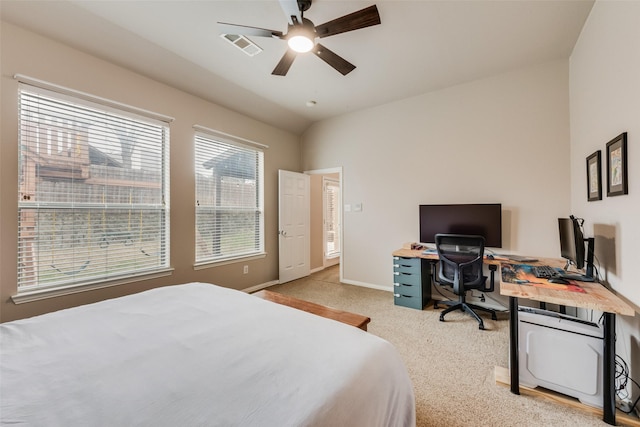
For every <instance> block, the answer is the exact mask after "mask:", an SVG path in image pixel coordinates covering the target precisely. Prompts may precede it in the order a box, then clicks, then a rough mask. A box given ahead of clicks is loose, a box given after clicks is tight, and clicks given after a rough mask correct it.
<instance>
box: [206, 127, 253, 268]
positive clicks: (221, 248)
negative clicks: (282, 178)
mask: <svg viewBox="0 0 640 427" xmlns="http://www.w3.org/2000/svg"><path fill="white" fill-rule="evenodd" d="M263 158H264V153H263V151H262V150H260V149H257V148H253V147H249V146H246V145H242V144H235V143H232V142H229V141H226V140H222V138H217V137H213V136H211V135H205V134H199V133H198V134H196V137H195V171H196V264H198V263H207V262H217V261H223V260H230V259H235V258H241V257H247V256H252V255H259V254H262V253H263V252H264V215H263V188H262V186H263Z"/></svg>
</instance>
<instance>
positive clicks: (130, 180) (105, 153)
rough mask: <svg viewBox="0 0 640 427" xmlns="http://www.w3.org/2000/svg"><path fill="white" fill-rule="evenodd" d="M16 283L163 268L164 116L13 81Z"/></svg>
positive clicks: (83, 279) (35, 284)
mask: <svg viewBox="0 0 640 427" xmlns="http://www.w3.org/2000/svg"><path fill="white" fill-rule="evenodd" d="M18 140H19V144H20V151H19V152H20V162H19V201H18V209H19V220H18V221H19V223H18V292H19V293H20V291H29V290H33V289H41V288H51V287H53V288H58V287H63V286H64V287H68V286H76V285H86V284H91V283H99V282H105V281H109V280H112V279H119V278H125V277H131V276H135V275H141V274H147V273H153V272H155V271H159V270H163V269H166V268H168V267H169V190H168V189H169V187H168V176H169V168H168V165H169V163H168V150H169V127H168V124H167V123H165V122H163V121H159V120H157V119H153V118H147V117H144V116H139V115H136V114H134V113H131V112H129V111H119V110H118V109H115V108H113V107H111V106H106V105H101V104H98V103H94V102H91V101H88V100H85V99H77V98H75V97H73V96H69V95H63V94H59V93H56V92H52V91H48V90H45V89H40V88H36V87H33V86H30V85H26V84H21V85H20V89H19V138H18Z"/></svg>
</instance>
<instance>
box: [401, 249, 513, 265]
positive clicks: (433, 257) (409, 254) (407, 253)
mask: <svg viewBox="0 0 640 427" xmlns="http://www.w3.org/2000/svg"><path fill="white" fill-rule="evenodd" d="M423 252H424V251H423V250H413V249H407V248H402V249H397V250H395V251H393V253H392V255H393V256H401V257H406V258H422V259H428V260H430V261H438V254H435V253H433V254H431V253H430V254H424V253H423ZM500 262H505V261H504V260H503V261H500V260H497V259H491V258H487V257H485V258H484V263H485V264H487V265H500Z"/></svg>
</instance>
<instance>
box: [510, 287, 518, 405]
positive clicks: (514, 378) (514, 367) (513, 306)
mask: <svg viewBox="0 0 640 427" xmlns="http://www.w3.org/2000/svg"><path fill="white" fill-rule="evenodd" d="M509 371H510V372H511V393H513V394H520V366H519V359H518V298H517V297H509Z"/></svg>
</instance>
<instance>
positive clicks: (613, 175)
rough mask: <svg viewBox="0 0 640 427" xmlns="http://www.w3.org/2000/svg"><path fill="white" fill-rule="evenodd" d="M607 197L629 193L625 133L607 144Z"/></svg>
mask: <svg viewBox="0 0 640 427" xmlns="http://www.w3.org/2000/svg"><path fill="white" fill-rule="evenodd" d="M606 153H607V197H612V196H621V195H623V194H628V193H629V186H628V180H627V176H628V173H627V133H626V132H623V133H621V134H620V135H618V136H616V137H615V138H613V139H612V140H611V141H609V142H607V151H606Z"/></svg>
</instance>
